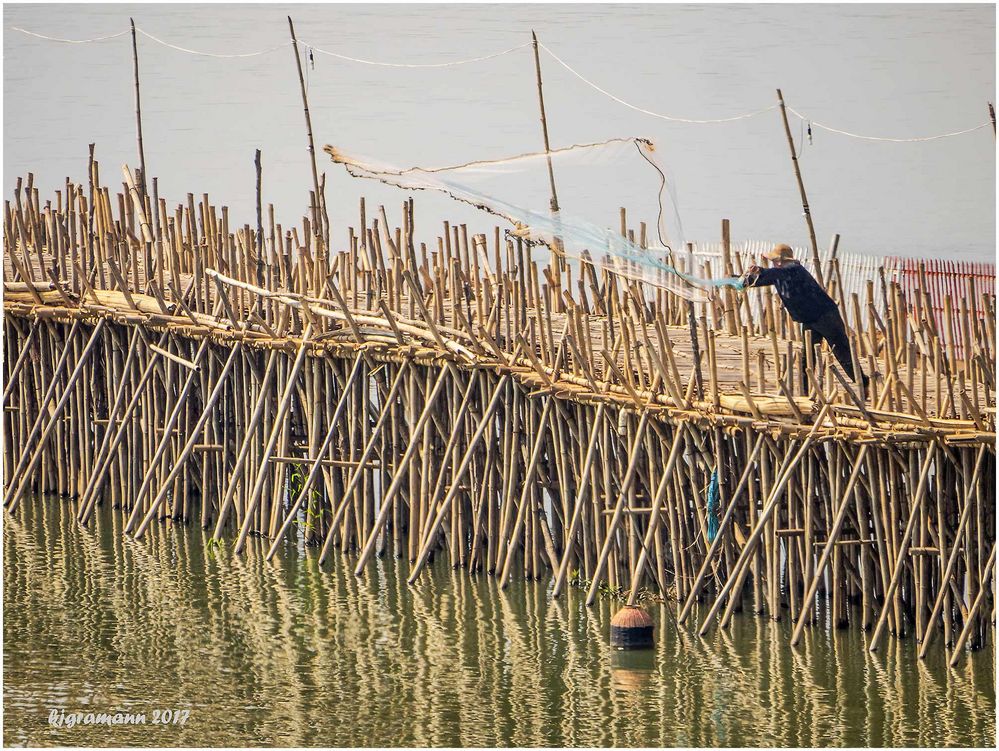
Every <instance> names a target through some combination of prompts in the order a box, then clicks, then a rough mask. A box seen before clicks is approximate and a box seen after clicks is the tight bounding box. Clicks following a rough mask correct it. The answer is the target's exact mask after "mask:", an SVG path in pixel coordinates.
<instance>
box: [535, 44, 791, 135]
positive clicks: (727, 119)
mask: <svg viewBox="0 0 999 751" xmlns="http://www.w3.org/2000/svg"><path fill="white" fill-rule="evenodd" d="M538 46H539V47H541V48H542V49H543V50H544V51H545V52H547V53H548V54H549V55H551V56H552V58H554V59H555V62H557V63H558V64H559V65H561V66H562V67H563V68H565V69H566V70H567V71H569V72H570V73H572V74H573V75H574V76H576V78H578V79H579V80H580V81H582V82H583V83H585V84H586V85H587V86H589V87H591V88H593V89H596V90H597V91H599V92H600V93H601V94H603V95H604V96H606V97H610V98H611V99H613V100H614V101H615V102H617V103H618V104H623V105H624V106H625V107H629V108H631V109H633V110H635V111H636V112H641V113H643V114H645V115H651V116H652V117H658V118H660V119H662V120H670V121H672V122H677V123H692V124H695V125H697V124H707V123H730V122H734V121H736V120H746V119H748V118H750V117H756V116H757V115H762V114H763V113H764V112H770V110H775V109H777V105H776V104H774V105H771V106H769V107H765V108H764V109H761V110H755V111H753V112H746V113H744V114H742V115H736V116H734V117H719V118H714V119H709V120H695V119H692V118H686V117H674V116H673V115H664V114H662V113H661V112H653V111H652V110H647V109H644V108H642V107H639V106H637V105H634V104H631V103H630V102H626V101H625V100H624V99H621V97H618V96H614V94H611V93H610V92H609V91H607V90H606V89H602V88H600V87H599V86H597V85H596V84H595V83H593V81H591V80H589V79H588V78H586V77H585V76H583V74H582V73H580V72H579V71H577V70H576V69H575V68H573V67H572V66H571V65H569V64H568V63H567V62H565V60H563V59H562V58H560V57H559V56H558V55H556V54H555V53H554V52H552V51H551V50H550V49H548V48H547V47H545V45H544V44H542V43H541V42H538Z"/></svg>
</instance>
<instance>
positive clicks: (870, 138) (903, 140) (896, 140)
mask: <svg viewBox="0 0 999 751" xmlns="http://www.w3.org/2000/svg"><path fill="white" fill-rule="evenodd" d="M787 111H788V112H790V113H791V114H793V115H795V116H796V117H798V118H800V119H801V120H802V121H806V120H807V121H808V122H810V123H811V124H812V125H814V126H815V127H816V128H822V130H828V131H829V132H830V133H839V134H840V135H841V136H849V137H850V138H859V139H861V140H863V141H887V142H889V143H917V142H920V141H937V140H939V139H941V138H953V137H954V136H963V135H964V134H966V133H973V132H974V131H976V130H981V129H982V128H988V127H989V126H991V125H992V123H990V122H989V123H982V124H981V125H976V126H975V127H974V128H966V129H965V130H955V131H953V132H951V133H940V134H938V135H935V136H923V137H921V138H888V137H882V136H864V135H861V134H860V133H851V132H850V131H848V130H840V129H839V128H833V127H831V126H829V125H823V124H822V123H820V122H818V121H816V120H812V119H811V118H809V117H806V116H805V115H802V114H801V113H800V112H798V111H797V110H796V109H794V108H793V107H788V108H787Z"/></svg>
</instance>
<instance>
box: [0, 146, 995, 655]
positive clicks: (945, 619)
mask: <svg viewBox="0 0 999 751" xmlns="http://www.w3.org/2000/svg"><path fill="white" fill-rule="evenodd" d="M123 175H124V183H123V192H121V193H119V194H118V195H117V196H116V197H113V196H112V193H111V189H110V188H109V187H106V186H103V185H102V184H101V182H100V172H99V165H98V164H97V162H96V161H94V160H93V155H92V154H91V165H90V174H89V180H88V184H87V185H80V184H74V183H72V182H70V181H67V183H66V185H65V189H64V190H61V191H58V192H57V194H56V196H55V197H54V198H53V199H51V200H46V201H44V203H43V202H42V201H41V200H40V198H39V195H38V190H37V189H36V188H34V186H33V185H32V178H31V176H29V177H28V179H27V182H26V183H22V182H21V181H19V182H18V186H17V189H16V191H15V194H14V198H13V201H6V202H5V206H4V251H5V253H4V344H5V350H6V357H5V358H4V382H5V386H4V452H5V460H6V467H7V472H6V476H5V478H4V480H5V506H6V509H7V510H8V512H9V513H11V514H16V513H17V510H18V508H19V506H20V505H22V504H24V503H31V502H35V500H34V499H36V498H37V497H38V496H41V495H50V496H51V495H54V496H58V497H59V498H60V499H61V501H60V502H61V503H66V504H72V506H73V509H74V512H75V513H76V514H77V516H78V519H79V521H80V523H81V524H84V525H86V524H88V523H89V522H90V520H91V519H92V518H93V515H94V514H95V513H96V512H97V508H98V507H102V506H103V507H110V509H112V511H110V512H109V513H116V514H120V515H121V516H122V518H123V524H122V526H123V529H124V532H125V534H128V535H131V536H133V537H134V538H136V539H141V538H142V537H143V535H144V534H145V533H146V531H147V530H148V528H149V526H150V525H151V524H159V523H168V522H171V523H189V524H200V525H201V526H202V527H204V528H206V529H212V530H214V537H213V539H214V540H216V541H218V542H219V544H230V543H231V544H232V545H233V546H234V550H235V552H236V553H240V552H241V551H242V550H243V549H244V547H245V545H246V541H247V538H248V537H249V536H255V537H261V538H264V539H265V540H266V545H267V547H268V552H267V557H268V559H269V558H270V557H271V556H274V555H276V554H280V553H281V551H282V550H285V549H286V548H287V547H288V546H289V545H294V544H303V545H305V546H307V547H309V548H314V549H315V550H316V551H318V556H319V559H320V561H321V562H329V563H330V564H331V565H334V566H351V567H352V568H353V569H354V571H355V572H356V573H357V574H358V575H363V574H364V571H365V568H366V566H367V565H368V564H369V562H370V561H371V558H372V557H373V556H381V555H394V556H399V557H405V558H407V559H408V561H409V562H410V564H411V565H410V568H409V572H410V574H409V580H410V582H411V583H414V582H417V581H418V579H419V577H420V573H421V571H422V570H423V569H424V568H425V567H426V566H427V565H428V564H430V563H431V562H435V561H436V563H435V565H439V564H441V563H443V564H445V565H448V564H449V565H451V566H453V567H461V568H464V569H467V570H468V571H469V572H470V573H472V572H480V573H485V574H487V575H490V576H495V577H498V578H499V580H500V582H501V586H505V585H506V584H507V583H508V582H509V581H510V580H511V579H512V578H513V577H527V578H534V579H543V578H544V579H549V578H550V579H553V580H554V582H553V595H554V596H556V597H558V596H565V590H566V589H567V587H576V588H579V589H580V590H581V592H580V596H585V598H586V601H587V603H592V602H593V601H594V599H595V598H596V597H597V596H598V595H599V594H600V592H601V591H605V590H608V589H609V590H610V591H611V592H613V593H616V594H618V595H620V596H622V597H624V598H626V599H627V600H628V601H629V602H632V603H634V602H636V601H642V600H643V599H646V598H650V597H661V598H663V599H665V600H666V601H667V605H668V607H670V609H671V610H673V611H675V613H676V620H677V622H678V624H679V625H680V627H681V628H690V629H693V630H695V631H697V632H698V633H701V634H703V633H705V632H707V631H708V629H710V628H713V627H725V626H726V624H728V622H729V621H730V619H731V618H732V615H733V614H734V613H735V612H737V611H743V610H749V611H752V612H753V613H756V614H759V615H761V616H765V617H767V618H771V619H790V621H791V622H792V623H793V624H794V626H795V628H794V630H793V635H792V637H791V641H792V643H796V642H797V641H798V639H799V638H800V637H801V633H802V630H803V629H804V628H806V627H809V626H814V625H815V624H817V623H819V622H820V621H825V622H828V623H831V624H832V625H833V627H846V626H849V627H852V628H859V629H863V630H865V631H869V632H870V634H869V637H868V639H867V642H866V643H867V645H868V647H869V648H870V649H871V650H874V649H876V648H877V646H878V645H879V643H881V640H882V639H883V638H884V634H885V632H887V633H888V634H890V635H892V636H894V637H897V638H902V637H906V638H909V637H914V638H915V639H916V640H917V641H918V642H919V644H920V652H919V654H920V656H921V657H922V656H923V655H925V654H926V652H927V650H928V649H929V648H931V645H932V643H933V639H934V638H936V641H937V643H938V644H944V645H945V646H946V648H947V649H948V650H949V652H948V654H949V655H950V657H951V659H952V660H953V661H954V662H956V661H957V660H958V659H959V658H960V656H961V654H962V653H963V652H964V651H965V648H966V647H967V646H979V645H981V644H982V643H983V642H984V641H985V640H986V639H988V638H991V637H990V635H992V634H994V628H995V595H994V583H992V582H993V573H994V570H995V511H996V506H995V484H994V482H993V478H994V477H995V474H996V461H995V296H994V294H980V293H978V291H977V290H976V289H975V287H974V286H972V285H971V283H970V281H969V284H968V286H967V289H968V290H969V291H970V292H969V294H965V295H963V296H961V297H960V299H952V298H951V297H947V298H946V300H945V301H944V303H943V313H942V314H940V315H938V314H937V313H936V312H935V311H934V304H933V302H932V301H931V300H930V298H929V294H928V293H927V292H926V289H927V287H926V285H923V288H922V292H921V293H915V294H913V293H912V292H911V291H910V293H909V294H906V292H905V291H903V289H902V287H901V286H900V285H899V284H897V283H896V282H894V281H892V280H891V279H886V278H885V276H884V275H883V274H882V275H880V276H879V277H878V278H874V279H870V280H868V281H867V283H866V285H865V288H864V289H863V290H862V291H860V292H858V291H856V290H852V291H851V290H850V289H848V288H847V287H846V286H844V285H843V284H842V279H841V277H840V276H839V272H838V266H837V262H836V260H835V258H833V259H831V260H830V262H829V264H828V266H827V267H826V268H825V269H823V271H824V278H825V283H826V286H827V288H828V289H829V290H830V291H831V293H832V294H833V296H834V297H835V298H836V299H837V300H838V302H839V303H840V305H841V309H842V310H843V312H844V317H845V318H846V319H847V320H848V321H849V322H850V323H851V326H850V328H851V329H852V330H851V339H852V345H853V351H854V356H855V358H856V367H859V368H861V369H863V370H864V371H865V372H867V373H869V374H872V376H873V377H872V379H871V382H870V387H869V390H868V391H865V390H864V389H863V387H862V386H861V385H859V384H854V383H853V382H852V381H850V380H848V379H846V378H845V376H844V375H843V373H842V372H841V371H840V370H839V368H838V365H837V364H836V363H835V361H834V359H833V358H832V357H831V355H830V353H829V352H828V351H826V350H825V349H824V348H823V349H822V350H821V354H820V355H818V356H817V357H813V356H812V350H811V347H808V346H803V343H802V342H801V333H800V329H799V327H798V326H797V325H796V324H794V323H793V322H792V321H790V320H789V319H788V318H787V316H786V314H785V313H784V311H783V309H782V308H781V306H780V305H779V303H778V302H777V300H776V299H775V298H774V297H773V295H772V293H771V292H770V291H769V290H751V291H749V292H746V293H737V292H735V291H733V290H724V291H723V292H721V293H719V294H718V295H716V296H715V297H714V298H713V299H711V300H709V301H708V302H703V303H690V302H688V301H686V300H683V299H680V298H678V297H676V296H675V295H672V294H671V293H669V292H667V291H665V290H663V289H658V288H656V287H653V286H651V285H649V284H646V283H642V282H638V281H629V280H628V279H626V278H624V277H622V276H620V275H618V274H616V273H614V269H613V263H612V262H611V261H609V260H608V259H599V258H595V259H592V260H591V261H587V260H584V261H583V262H582V263H579V264H569V263H567V262H566V261H565V260H564V259H562V258H559V257H558V256H557V255H552V254H550V253H549V252H548V250H547V249H546V248H544V247H532V246H531V245H530V244H529V243H526V242H524V241H523V240H522V239H521V238H519V237H517V236H516V235H515V234H507V233H503V232H501V230H500V229H499V228H495V229H493V231H492V232H491V233H488V234H474V233H473V234H469V230H468V228H467V227H466V226H465V225H459V226H451V225H449V224H447V223H444V224H443V227H442V231H441V232H440V233H439V236H438V237H436V238H435V240H434V242H433V243H431V244H430V245H429V246H428V245H427V244H426V243H424V242H420V241H419V239H418V237H417V232H416V229H415V212H414V205H413V202H412V201H411V200H409V201H407V202H405V203H404V205H403V206H402V211H401V214H400V219H399V223H398V226H393V224H392V223H390V221H389V217H388V215H387V213H386V211H385V209H384V208H379V210H378V212H377V216H373V217H369V216H368V215H367V208H366V206H365V204H364V202H363V201H362V203H361V206H360V217H359V220H358V223H357V226H356V227H354V228H350V229H349V235H348V237H347V242H346V243H344V244H343V245H342V247H339V249H337V245H338V244H337V243H333V242H331V235H332V232H331V228H330V226H329V220H328V218H327V215H326V211H325V204H324V198H323V195H322V191H320V192H319V194H318V195H317V193H316V192H313V194H312V210H311V211H310V215H309V216H308V217H305V218H303V220H302V222H301V224H300V225H298V226H295V227H286V226H282V225H281V224H280V223H275V219H274V209H273V207H269V209H268V210H267V211H266V212H265V211H263V210H262V208H263V207H262V206H261V205H260V204H259V202H258V209H257V216H256V222H255V226H252V227H251V225H249V224H238V223H237V222H236V220H235V218H231V217H230V213H229V211H228V209H227V208H225V207H222V208H221V209H219V208H217V207H216V206H214V205H212V204H211V203H210V202H209V198H208V196H207V195H204V196H202V197H201V199H200V200H197V199H196V197H195V196H194V195H193V194H188V196H187V198H186V201H185V202H184V203H180V204H177V205H175V206H173V207H171V206H170V205H168V203H167V201H166V200H165V199H163V198H160V197H159V196H158V187H157V182H156V180H153V181H152V185H151V189H150V190H148V192H147V187H146V186H145V185H144V184H143V182H142V181H141V180H136V179H135V177H134V173H133V172H132V171H130V170H129V169H128V168H123ZM258 191H259V187H258ZM258 201H259V192H258ZM643 230H644V228H643ZM643 230H640V231H639V235H640V236H641V237H644V231H643ZM622 232H625V233H629V232H631V233H634V230H633V229H629V228H628V226H627V220H626V215H625V214H624V212H623V211H622ZM345 234H346V233H345ZM729 235H730V230H729V227H728V223H727V222H725V223H723V231H722V255H721V260H720V263H721V265H722V268H721V269H720V270H719V271H721V272H724V273H726V274H728V275H732V274H738V273H740V272H741V270H742V266H743V264H744V263H745V262H746V260H747V259H746V258H744V257H743V255H741V254H739V253H736V252H733V251H732V246H731V243H730V240H729ZM702 271H704V273H710V271H711V270H710V269H707V268H705V269H703V270H702ZM875 298H877V299H878V300H879V301H880V302H879V304H875ZM941 322H944V323H945V324H946V325H941ZM334 550H335V551H338V554H336V555H334ZM820 614H821V617H820Z"/></svg>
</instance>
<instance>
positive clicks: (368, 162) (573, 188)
mask: <svg viewBox="0 0 999 751" xmlns="http://www.w3.org/2000/svg"><path fill="white" fill-rule="evenodd" d="M325 151H326V152H327V153H328V154H329V155H330V157H331V158H332V160H333V161H334V162H336V163H338V164H342V165H343V166H344V167H345V169H346V170H347V172H348V173H349V174H350V175H352V176H354V177H359V178H368V179H373V180H378V181H380V182H382V183H385V184H387V185H392V186H395V187H398V188H402V189H405V190H432V191H438V192H441V193H444V194H446V195H448V196H450V197H451V198H453V199H454V200H456V201H461V202H463V203H466V204H469V205H471V206H474V207H476V208H478V209H481V210H483V211H487V212H489V213H492V214H494V215H495V216H498V217H501V218H503V219H505V220H506V221H507V222H509V223H510V225H511V228H510V229H509V230H508V233H509V234H510V235H513V236H516V237H521V238H523V239H525V240H527V241H529V242H532V243H535V244H536V245H538V246H540V247H542V248H544V249H546V252H548V253H552V254H555V255H557V256H560V257H561V258H562V259H563V260H564V261H565V263H566V264H568V265H569V266H576V267H577V268H578V266H579V265H580V264H581V263H582V262H584V261H585V262H588V263H594V264H598V265H602V266H603V267H604V268H606V269H607V270H608V271H610V272H611V273H614V274H618V275H620V276H623V277H626V278H629V279H634V280H638V281H642V282H647V283H649V284H652V285H654V286H656V287H660V288H664V289H667V290H669V291H670V292H672V293H674V294H676V295H679V296H680V297H683V298H685V299H688V300H695V301H700V300H704V299H707V297H708V296H709V295H710V293H711V291H712V290H715V289H717V288H719V287H724V286H728V287H735V288H740V287H741V283H740V282H739V280H738V279H736V278H723V279H710V278H706V277H703V276H699V275H697V273H696V270H695V267H694V259H693V255H692V254H691V253H690V252H689V251H688V250H687V246H686V243H685V242H684V236H683V225H682V223H681V221H680V216H679V211H678V209H677V200H676V193H675V183H674V181H673V180H672V179H671V176H670V174H669V172H668V170H667V169H666V167H665V166H664V165H663V164H662V163H661V162H660V161H659V158H658V149H657V148H656V146H655V144H654V143H652V142H651V141H649V140H647V139H641V138H615V139H610V140H608V141H601V142H599V143H587V144H576V145H573V146H569V147H566V148H561V149H555V150H553V151H550V152H548V153H545V152H536V153H529V154H520V155H517V156H512V157H506V158H503V159H493V160H478V161H472V162H465V163H463V164H457V165H450V166H443V167H408V168H399V167H395V166H393V165H390V164H385V163H382V162H379V161H376V160H373V159H368V158H365V157H361V156H356V155H350V154H347V153H345V152H344V151H342V150H341V149H337V148H335V147H333V146H326V148H325ZM608 165H610V168H609V169H608ZM554 175H557V176H558V191H559V204H560V210H558V211H554V210H552V184H553V182H554V177H553V176H554ZM636 175H637V177H636ZM635 179H638V180H642V181H645V182H648V185H649V189H650V192H654V193H655V194H656V195H657V202H656V203H657V206H656V209H657V212H658V216H657V220H656V225H655V237H654V238H653V240H658V242H654V241H653V242H652V243H651V244H648V246H647V247H643V246H642V244H641V243H640V242H635V241H634V240H633V239H630V238H628V237H626V236H624V235H623V234H622V233H621V231H620V229H612V228H610V227H606V226H601V225H599V224H596V223H594V222H592V221H589V220H587V219H585V218H583V217H581V216H578V215H575V214H573V213H572V212H571V211H566V210H565V208H564V206H567V205H568V206H572V205H579V204H585V205H600V203H606V201H607V196H612V195H614V193H615V191H614V188H615V185H623V181H631V180H635ZM539 206H545V207H546V208H544V209H539V208H537V207H539ZM534 257H535V258H537V256H536V255H534ZM577 278H579V277H577Z"/></svg>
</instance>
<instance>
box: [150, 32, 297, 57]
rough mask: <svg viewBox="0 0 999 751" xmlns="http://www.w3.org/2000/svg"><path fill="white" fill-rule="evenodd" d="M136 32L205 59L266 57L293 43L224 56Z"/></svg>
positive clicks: (288, 42) (158, 42) (179, 50)
mask: <svg viewBox="0 0 999 751" xmlns="http://www.w3.org/2000/svg"><path fill="white" fill-rule="evenodd" d="M135 30H136V31H137V32H139V33H140V34H142V35H143V36H144V37H147V38H149V39H152V40H153V41H154V42H156V43H157V44H162V45H163V46H164V47H170V48H171V49H174V50H177V51H178V52H186V53H188V54H189V55H201V56H203V57H219V58H233V57H258V56H259V55H266V54H267V53H269V52H274V51H275V50H279V49H281V48H283V47H287V46H288V45H289V44H291V41H290V40H289V41H287V42H282V43H281V44H277V45H275V46H273V47H268V48H267V49H265V50H258V51H257V52H243V53H233V54H222V53H218V52H201V51H199V50H192V49H188V48H187V47H179V46H177V45H176V44H170V42H165V41H163V40H162V39H160V38H159V37H155V36H153V35H152V34H150V33H149V32H148V31H144V30H143V29H140V28H139V27H138V26H136V27H135Z"/></svg>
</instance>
